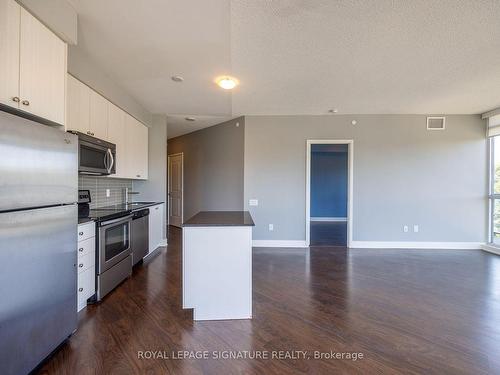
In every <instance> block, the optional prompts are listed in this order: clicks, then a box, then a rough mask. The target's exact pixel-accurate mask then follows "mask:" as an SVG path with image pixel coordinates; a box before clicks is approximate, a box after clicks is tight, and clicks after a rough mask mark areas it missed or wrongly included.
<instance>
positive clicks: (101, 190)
mask: <svg viewBox="0 0 500 375" xmlns="http://www.w3.org/2000/svg"><path fill="white" fill-rule="evenodd" d="M125 188H128V189H129V190H130V191H132V180H124V179H119V178H106V177H94V176H85V175H80V176H78V189H81V190H90V196H91V198H92V202H91V203H90V207H91V208H95V207H102V206H110V205H113V204H120V203H124V202H125V194H124V191H125ZM106 189H109V193H110V194H109V197H106Z"/></svg>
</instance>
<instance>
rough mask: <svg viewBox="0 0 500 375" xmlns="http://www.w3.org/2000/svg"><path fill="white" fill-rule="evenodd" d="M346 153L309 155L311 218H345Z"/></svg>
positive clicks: (315, 153) (313, 153) (314, 153)
mask: <svg viewBox="0 0 500 375" xmlns="http://www.w3.org/2000/svg"><path fill="white" fill-rule="evenodd" d="M347 160H348V159H347V151H343V152H315V151H314V148H313V152H312V153H311V217H347V171H348V169H347V168H348V167H347Z"/></svg>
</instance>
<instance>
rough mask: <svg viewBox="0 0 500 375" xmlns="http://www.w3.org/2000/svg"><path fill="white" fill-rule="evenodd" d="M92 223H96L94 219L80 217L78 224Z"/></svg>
mask: <svg viewBox="0 0 500 375" xmlns="http://www.w3.org/2000/svg"><path fill="white" fill-rule="evenodd" d="M91 221H94V219H92V218H90V217H79V218H78V224H85V223H89V222H91Z"/></svg>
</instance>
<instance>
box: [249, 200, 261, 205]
mask: <svg viewBox="0 0 500 375" xmlns="http://www.w3.org/2000/svg"><path fill="white" fill-rule="evenodd" d="M248 205H249V206H258V205H259V200H258V199H250V200H249V201H248Z"/></svg>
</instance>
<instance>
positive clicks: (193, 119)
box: [184, 117, 196, 121]
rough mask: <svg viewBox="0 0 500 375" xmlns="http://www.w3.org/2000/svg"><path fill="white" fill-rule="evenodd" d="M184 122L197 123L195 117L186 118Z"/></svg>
mask: <svg viewBox="0 0 500 375" xmlns="http://www.w3.org/2000/svg"><path fill="white" fill-rule="evenodd" d="M184 120H186V121H196V119H195V118H194V117H186V118H185V119H184Z"/></svg>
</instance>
